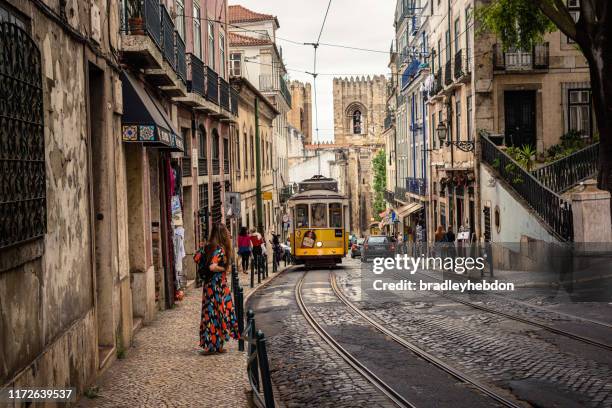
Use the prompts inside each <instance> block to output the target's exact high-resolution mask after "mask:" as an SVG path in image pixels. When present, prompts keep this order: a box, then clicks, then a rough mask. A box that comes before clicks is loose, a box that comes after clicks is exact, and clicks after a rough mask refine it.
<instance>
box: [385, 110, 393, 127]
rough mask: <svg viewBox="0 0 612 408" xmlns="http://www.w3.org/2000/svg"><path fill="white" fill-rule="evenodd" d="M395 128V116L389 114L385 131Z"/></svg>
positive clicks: (386, 118)
mask: <svg viewBox="0 0 612 408" xmlns="http://www.w3.org/2000/svg"><path fill="white" fill-rule="evenodd" d="M391 126H393V114H391V113H387V116H385V130H387V129H390V128H391Z"/></svg>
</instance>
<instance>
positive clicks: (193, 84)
mask: <svg viewBox="0 0 612 408" xmlns="http://www.w3.org/2000/svg"><path fill="white" fill-rule="evenodd" d="M187 67H188V72H187V73H188V78H189V79H188V80H187V90H188V91H189V92H194V93H197V94H198V95H200V96H206V94H205V93H204V78H205V77H204V63H203V62H202V60H200V59H199V58H198V57H196V56H195V55H194V54H191V53H189V54H187Z"/></svg>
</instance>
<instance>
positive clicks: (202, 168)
mask: <svg viewBox="0 0 612 408" xmlns="http://www.w3.org/2000/svg"><path fill="white" fill-rule="evenodd" d="M207 175H208V161H207V160H206V158H202V157H200V158H199V159H198V176H207Z"/></svg>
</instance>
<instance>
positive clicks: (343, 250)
mask: <svg viewBox="0 0 612 408" xmlns="http://www.w3.org/2000/svg"><path fill="white" fill-rule="evenodd" d="M287 205H288V208H289V211H290V214H291V233H290V237H289V239H290V242H291V255H293V259H294V261H295V262H296V263H297V264H304V265H306V266H315V265H316V266H322V265H324V266H332V265H335V264H339V263H342V258H343V257H344V256H345V255H346V254H347V251H348V239H349V231H348V228H349V221H348V220H349V209H348V199H347V198H346V197H345V196H344V195H342V194H341V193H339V192H338V182H337V181H336V180H334V179H331V178H327V177H323V176H314V177H312V178H310V179H307V180H304V181H302V182H301V183H298V191H297V192H296V193H295V194H294V195H293V196H292V197H291V198H290V199H289V200H288V201H287Z"/></svg>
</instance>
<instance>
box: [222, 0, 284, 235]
mask: <svg viewBox="0 0 612 408" xmlns="http://www.w3.org/2000/svg"><path fill="white" fill-rule="evenodd" d="M228 12H229V22H230V24H231V26H230V28H229V33H230V60H229V61H230V62H229V63H230V75H231V76H234V77H242V78H244V79H245V80H246V81H248V82H250V83H251V84H254V85H255V86H256V88H257V89H258V91H259V92H261V94H262V95H264V96H265V97H266V98H268V100H269V102H270V103H271V104H272V106H273V107H274V109H276V110H277V111H278V112H279V114H278V115H276V116H275V117H274V119H273V122H272V125H271V126H269V127H268V128H262V129H261V131H262V132H265V134H266V135H269V138H263V139H262V141H261V142H262V145H261V152H262V168H261V171H262V174H261V177H263V178H267V177H270V179H271V186H270V190H271V192H272V198H271V199H270V200H267V199H266V200H265V201H266V202H265V203H263V217H264V219H265V220H266V221H265V223H262V224H261V226H262V227H264V228H265V230H266V232H271V231H272V230H274V231H277V232H278V231H281V230H282V229H283V228H284V226H283V222H282V219H283V216H284V215H285V213H286V211H285V207H284V203H282V202H281V199H280V195H279V191H282V190H283V189H284V188H286V187H287V185H288V180H289V165H288V151H287V146H288V143H289V129H288V122H287V114H288V112H289V111H290V109H291V93H290V91H289V87H288V85H287V70H286V68H285V65H284V62H283V58H282V53H281V51H280V49H279V48H278V47H277V45H276V30H278V28H279V27H280V25H279V22H278V19H277V18H276V17H274V16H273V15H270V14H263V13H259V12H255V11H252V10H249V9H247V8H245V7H243V6H240V5H232V6H229V11H228ZM260 126H261V124H260ZM268 197H269V195H266V198H268Z"/></svg>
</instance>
